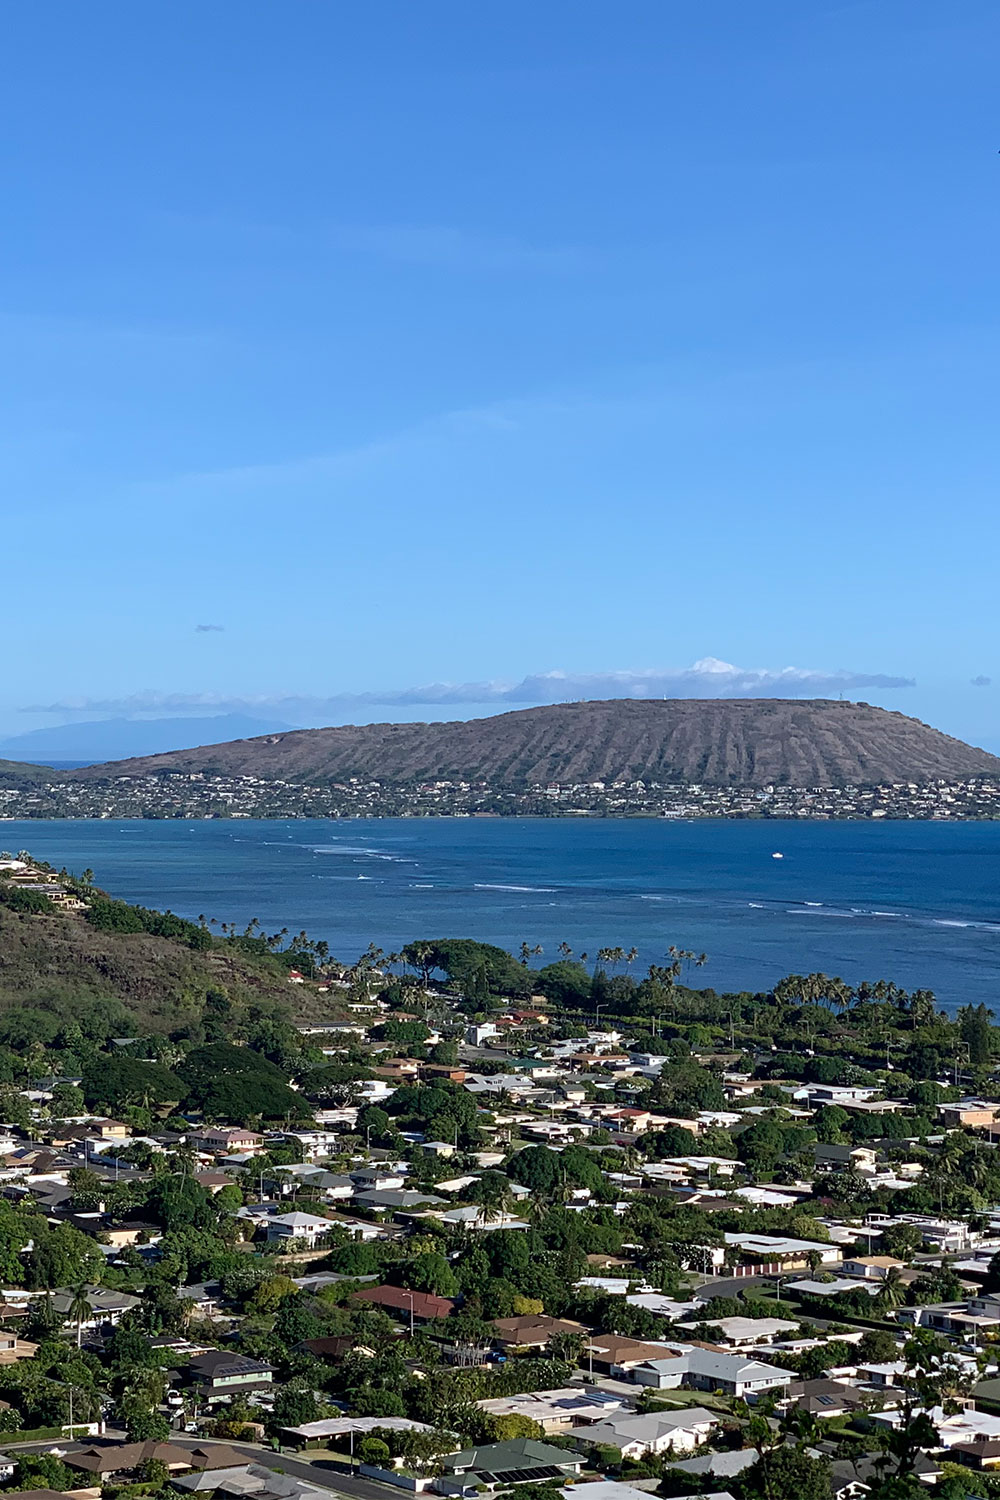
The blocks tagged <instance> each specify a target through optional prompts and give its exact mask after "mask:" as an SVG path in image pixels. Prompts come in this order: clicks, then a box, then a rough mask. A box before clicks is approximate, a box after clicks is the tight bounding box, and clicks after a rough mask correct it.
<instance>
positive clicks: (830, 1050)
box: [0, 852, 1000, 1500]
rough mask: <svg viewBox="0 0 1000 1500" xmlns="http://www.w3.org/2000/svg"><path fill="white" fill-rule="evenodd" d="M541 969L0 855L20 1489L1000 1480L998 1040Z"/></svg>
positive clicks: (6, 1225)
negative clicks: (252, 918)
mask: <svg viewBox="0 0 1000 1500" xmlns="http://www.w3.org/2000/svg"><path fill="white" fill-rule="evenodd" d="M41 954H48V955H49V956H50V957H49V959H47V960H45V961H44V962H43V961H42V960H41V959H40V958H39V955H41ZM537 957H538V955H537V950H531V949H529V948H528V947H527V945H525V948H524V949H523V950H522V953H521V955H520V956H519V957H516V956H514V955H512V954H509V953H506V952H505V951H504V950H502V949H499V948H496V947H493V946H491V945H489V944H483V943H479V942H476V941H475V940H472V939H461V940H458V939H449V940H439V941H436V942H432V941H413V942H410V943H407V944H405V945H404V946H403V947H402V948H401V950H400V951H399V952H398V953H385V952H382V951H380V950H378V949H376V948H374V947H371V948H369V949H368V950H367V952H366V953H365V954H364V955H362V957H361V958H360V959H359V960H358V961H357V962H356V963H353V964H350V965H344V964H340V963H338V962H336V961H335V960H334V959H332V958H331V957H330V955H329V953H328V951H327V950H326V948H325V945H323V944H321V943H314V942H311V941H310V940H309V939H308V937H307V935H306V934H305V933H300V934H299V935H298V936H297V937H296V938H294V939H293V938H289V937H288V935H287V934H286V933H279V934H276V935H274V936H273V937H269V936H267V935H265V934H263V933H262V932H261V931H260V930H259V929H258V927H257V925H256V924H253V923H252V924H251V925H250V926H249V927H248V928H247V929H246V930H245V931H244V932H242V933H238V932H236V931H235V929H233V928H225V927H223V928H222V929H220V931H219V932H212V931H210V929H209V927H208V925H206V923H205V922H204V919H202V920H201V921H200V922H197V923H196V922H191V921H187V920H185V919H183V918H180V917H177V916H174V915H173V914H171V913H159V912H155V911H152V910H150V909H148V908H143V907H135V906H130V905H128V904H127V903H125V902H121V901H117V900H115V899H114V898H113V896H111V895H109V894H108V893H106V892H104V891H101V890H100V889H98V888H97V887H96V886H95V885H94V882H93V876H92V874H91V872H90V871H86V872H84V874H83V875H81V876H79V877H77V876H73V875H71V874H69V873H68V872H66V871H57V870H55V869H54V868H52V867H51V866H49V865H46V864H44V863H43V862H41V861H37V860H33V859H32V858H31V856H30V854H28V853H27V852H22V853H21V854H19V855H5V856H3V857H0V990H2V992H3V999H4V1006H3V1008H2V1009H0V1118H2V1120H3V1121H4V1123H3V1125H2V1126H0V1286H2V1291H0V1492H4V1491H7V1490H16V1491H19V1492H21V1493H22V1494H27V1495H28V1496H30V1497H32V1500H54V1497H62V1500H99V1497H101V1496H104V1497H115V1500H133V1497H134V1500H149V1497H157V1500H176V1497H177V1496H183V1495H185V1494H187V1495H192V1496H194V1495H204V1496H220V1497H222V1496H250V1495H253V1496H258V1497H260V1500H330V1497H332V1496H337V1495H339V1496H348V1497H357V1500H383V1497H384V1500H391V1497H392V1496H393V1495H398V1493H399V1491H400V1490H402V1491H404V1492H408V1493H415V1494H420V1493H428V1494H433V1495H441V1496H448V1497H468V1500H471V1497H479V1496H490V1495H496V1496H498V1497H504V1500H512V1497H522V1496H526V1495H529V1494H530V1495H531V1496H532V1497H535V1500H643V1497H644V1496H649V1495H657V1496H659V1497H665V1500H672V1497H676V1500H681V1497H685V1496H689V1495H705V1496H709V1497H712V1500H859V1497H862V1496H868V1497H871V1500H920V1497H923V1496H926V1495H927V1494H928V1492H931V1493H933V1494H935V1495H937V1496H939V1497H941V1500H966V1497H969V1496H974V1497H990V1496H995V1495H997V1494H998V1493H1000V1489H998V1479H1000V1156H998V1150H997V1140H998V1135H1000V1076H998V1065H1000V1031H998V1030H997V1029H996V1028H994V1027H993V1025H992V1023H991V1019H990V1012H988V1011H987V1010H986V1008H985V1007H984V1006H971V1005H970V1006H967V1007H965V1008H963V1009H962V1010H960V1011H959V1012H958V1014H957V1015H951V1016H949V1015H945V1014H944V1013H942V1012H941V1011H940V1010H938V1008H937V1006H936V1002H935V999H934V996H933V995H931V994H930V993H929V992H927V991H922V990H917V991H914V992H912V993H907V992H906V991H904V990H902V989H900V988H899V987H898V986H897V985H895V984H893V983H892V982H891V980H888V979H873V980H872V981H870V982H868V983H866V984H859V985H855V986H853V987H852V986H848V985H846V984H844V983H843V982H842V981H841V980H839V979H835V978H831V977H829V976H826V975H823V974H808V975H789V976H788V977H787V978H785V979H783V980H782V981H781V982H780V983H779V984H776V985H775V987H774V989H773V991H771V992H769V993H768V994H751V993H745V994H738V995H721V994H717V993H716V992H715V991H713V990H710V989H708V990H699V989H696V988H693V987H691V985H692V980H693V974H694V971H695V970H696V969H697V968H698V967H699V966H700V964H701V963H702V961H703V957H704V956H703V955H697V956H696V955H695V954H693V953H687V952H685V951H683V950H680V949H677V948H672V949H670V950H669V953H668V954H667V955H666V956H665V960H664V962H663V963H661V964H660V965H655V964H654V965H652V966H651V967H650V968H649V970H648V973H646V974H644V975H642V976H638V975H633V974H632V973H631V962H632V961H633V959H634V955H632V954H630V953H626V952H623V951H622V950H620V949H612V950H608V949H602V950H599V952H598V954H597V958H596V961H593V962H592V966H591V967H589V968H588V966H587V963H586V955H583V954H580V955H577V954H574V953H573V952H572V951H571V950H570V949H569V947H568V945H565V944H564V945H562V947H561V949H560V953H559V957H558V959H556V960H555V961H553V962H549V963H545V964H542V965H541V966H540V967H529V962H530V960H531V959H532V958H537ZM57 962H62V964H63V968H62V969H61V970H59V971H58V972H57V970H56V968H55V967H53V966H54V965H55V964H56V963H57ZM31 963H34V964H36V965H41V967H39V968H38V978H37V979H33V978H32V972H33V971H32V972H29V967H28V966H29V965H30V964H31ZM95 974H96V975H100V976H101V978H100V980H99V982H98V984H97V986H96V987H94V985H93V983H92V981H91V979H89V978H88V977H87V976H88V975H95ZM67 976H69V977H67ZM157 976H158V977H157ZM116 986H117V989H116V988H115V987H116ZM15 996H19V999H18V1000H17V1003H12V1002H13V1001H14V999H15ZM133 997H134V998H133ZM529 1487H530V1488H529Z"/></svg>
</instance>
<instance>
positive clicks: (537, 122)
mask: <svg viewBox="0 0 1000 1500" xmlns="http://www.w3.org/2000/svg"><path fill="white" fill-rule="evenodd" d="M6 21H7V32H8V35H7V39H6V46H5V51H6V69H5V87H4V96H5V97H4V102H3V104H2V106H0V108H2V110H3V114H4V137H5V145H6V152H5V154H6V162H5V168H4V189H3V191H4V206H5V218H6V220H7V225H8V232H7V233H6V235H5V237H4V240H3V242H2V245H0V330H2V335H3V336H2V339H0V347H2V350H3V356H2V367H0V381H2V395H3V401H2V409H0V475H2V482H3V489H2V493H3V494H4V496H5V504H4V507H3V510H4V516H3V525H2V531H0V547H3V549H4V552H5V554H6V559H7V566H6V567H5V569H4V576H5V581H6V584H7V591H8V597H9V598H11V597H12V598H13V599H14V600H15V601H17V602H18V603H19V604H20V605H22V606H23V607H22V608H20V609H18V610H16V611H14V617H15V620H14V624H13V625H11V624H10V623H8V627H7V633H6V639H7V642H8V651H7V652H6V653H5V670H4V672H3V674H2V680H0V731H2V732H3V733H6V734H15V733H18V732H21V731H27V730H30V729H34V728H36V727H39V726H41V725H45V724H53V723H57V722H61V721H65V720H68V719H71V718H72V717H73V716H74V715H78V716H79V715H87V714H90V715H93V716H95V717H101V716H112V715H116V714H120V713H122V712H135V711H143V712H146V713H151V714H158V713H164V712H170V713H183V714H185V715H190V714H192V713H195V712H203V711H204V710H205V707H206V706H207V707H208V708H210V709H215V708H218V709H235V710H236V711H240V712H253V713H255V714H257V715H258V716H265V715H266V716H276V717H278V718H280V719H284V720H287V721H289V722H296V723H305V722H317V723H320V722H334V721H336V720H337V719H340V720H352V719H354V720H362V721H364V720H370V719H373V718H374V719H377V718H386V717H409V718H417V717H423V716H426V715H432V716H435V717H442V716H451V715H462V716H465V715H467V714H469V713H474V712H478V711H480V709H481V708H482V707H484V706H485V707H486V708H487V709H488V710H490V709H495V708H496V707H497V706H498V705H499V706H503V707H511V706H517V704H518V703H519V702H521V701H524V702H532V701H545V699H546V698H548V697H559V696H586V695H591V696H607V695H608V693H609V692H614V691H629V690H637V691H647V692H657V693H658V692H661V691H667V692H672V691H679V692H693V693H699V692H709V693H710V692H717V691H718V692H730V693H743V692H748V691H749V692H771V691H774V692H779V693H780V692H785V691H794V692H799V693H803V692H823V693H836V692H839V691H844V692H845V694H846V695H847V696H855V697H860V698H864V699H867V700H868V701H871V702H879V703H885V704H887V705H888V706H891V707H896V708H900V709H902V710H903V711H904V712H908V713H914V714H916V715H918V716H919V717H922V718H925V719H927V720H929V721H931V722H934V723H937V724H939V725H940V726H941V727H943V728H946V729H948V730H950V731H951V732H953V733H957V734H960V735H963V736H966V737H969V738H972V739H975V740H977V741H978V742H980V743H989V744H991V745H998V746H1000V711H998V708H997V695H998V694H1000V649H998V642H997V630H996V625H995V605H994V597H995V593H996V584H995V573H996V561H995V559H996V555H997V543H998V540H1000V519H998V511H997V504H996V496H997V480H998V475H1000V453H998V439H997V419H996V391H997V379H996V376H997V347H998V346H997V323H998V311H1000V292H998V285H1000V282H998V277H997V269H996V268H997V239H998V219H1000V214H998V203H1000V175H998V174H1000V156H998V154H997V150H998V146H1000V128H998V122H997V118H996V114H997V111H996V87H995V85H996V58H997V49H998V44H1000V12H998V10H997V7H996V6H995V4H992V3H985V0H983V3H980V0H953V3H952V4H951V5H949V6H942V5H941V4H940V0H934V3H924V0H898V3H896V0H874V3H850V0H839V3H838V0H829V3H826V0H808V3H806V4H803V3H802V0H758V3H757V4H755V5H753V6H748V5H747V4H746V3H745V0H699V3H697V4H695V3H680V0H676V3H675V0H631V3H630V0H626V3H625V4H623V5H616V6H612V5H610V4H608V3H606V0H603V3H600V4H595V3H591V0H545V3H543V4H539V3H538V0H532V3H530V4H529V3H525V0H503V3H502V4H501V3H494V0H477V3H476V4H475V5H470V4H468V0H425V3H422V4H420V5H414V4H412V3H411V0H380V3H379V4H378V5H370V6H356V5H328V4H319V3H313V4H309V3H300V4H297V5H290V6H275V5H274V4H273V3H271V0H268V3H258V0H238V3H237V0H218V3H215V4H212V5H207V6H206V5H204V4H193V3H184V0H172V3H171V4H170V5H164V4H161V5H145V6H137V5H135V4H134V3H133V0H129V3H120V0H100V3H98V4H97V5H91V6H81V5H79V4H78V3H77V0H52V3H50V4H48V5H46V6H44V7H38V6H22V7H19V8H15V9H14V10H12V11H11V12H10V13H9V14H8V16H7V18H6ZM9 614H10V611H9V610H8V615H9ZM199 626H214V627H218V628H215V629H200V630H199V629H198V628H197V627H199ZM11 646H19V647H20V649H10V647H11ZM706 658H708V659H715V660H716V661H718V660H721V661H722V662H725V663H729V664H732V665H733V666H734V667H735V668H736V669H738V670H734V671H732V672H728V673H727V672H723V671H722V670H721V669H720V668H719V667H718V666H717V665H715V666H712V665H710V666H709V667H708V668H707V669H706V668H698V669H697V670H694V671H692V670H691V669H692V668H693V666H694V664H695V663H698V662H702V661H704V660H705V659H706ZM788 668H793V669H796V672H797V674H799V675H796V676H789V675H788V673H787V672H785V673H784V675H776V674H781V673H782V672H783V669H788ZM552 672H560V673H563V674H566V675H565V677H564V678H559V679H557V680H555V681H554V682H551V681H544V680H543V681H542V682H541V683H539V682H538V680H537V679H539V678H540V677H543V676H544V674H548V673H552ZM748 673H749V674H751V675H749V676H748V675H747V674H748ZM616 674H626V675H616ZM628 674H639V675H638V676H630V675H628ZM525 679H530V680H531V681H530V682H529V683H528V684H527V685H526V686H524V687H520V688H516V689H512V687H511V685H514V684H522V683H524V682H525ZM973 679H992V682H990V683H986V682H985V681H981V682H980V684H979V685H973ZM497 683H499V684H501V686H500V687H497V686H495V684H497ZM904 683H905V684H910V685H902V684H904ZM426 684H450V685H452V686H451V687H449V688H448V689H442V688H440V687H437V688H434V689H432V690H431V691H429V692H421V691H417V692H414V689H419V688H420V687H421V686H422V685H426ZM896 684H898V685H896ZM454 685H458V686H457V687H456V686H454ZM512 693H513V696H512ZM518 695H520V696H518ZM26 710H27V711H26Z"/></svg>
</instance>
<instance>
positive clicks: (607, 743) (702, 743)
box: [69, 698, 1000, 788]
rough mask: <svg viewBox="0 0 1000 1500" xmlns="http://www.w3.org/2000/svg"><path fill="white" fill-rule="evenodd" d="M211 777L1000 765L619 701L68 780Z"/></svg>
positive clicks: (872, 776)
mask: <svg viewBox="0 0 1000 1500" xmlns="http://www.w3.org/2000/svg"><path fill="white" fill-rule="evenodd" d="M164 772H200V773H210V774H220V775H230V776H246V775H249V776H257V777H260V778H262V779H264V780H284V781H289V782H308V783H311V784H322V783H330V782H344V781H347V780H349V779H350V778H352V777H358V778H360V779H362V780H369V781H379V782H381V783H383V784H384V785H386V786H406V785H412V784H413V783H417V782H427V781H468V782H474V783H486V784H489V785H491V786H494V787H496V788H520V787H527V786H531V785H538V784H546V783H560V784H562V785H567V784H574V783H576V784H579V783H588V782H595V781H603V782H614V781H620V780H625V781H636V780H642V781H647V782H650V781H656V782H667V783H670V782H674V783H676V782H681V783H687V784H692V783H701V784H704V785H709V786H730V787H731V786H746V787H757V786H765V785H768V784H775V785H783V786H798V787H812V786H815V787H824V786H844V785H875V784H884V783H893V782H897V783H898V782H909V781H914V782H927V781H935V780H939V779H944V780H948V779H955V780H961V779H964V778H966V777H970V776H996V777H1000V758H998V757H997V756H995V755H990V754H989V753H988V752H987V751H985V750H980V749H977V748H975V747H974V746H972V745H967V744H965V743H964V742H963V741H962V740H957V739H954V738H952V737H951V736H950V735H946V734H942V733H941V731H940V730H937V729H932V728H930V727H929V726H928V725H926V724H923V723H921V722H920V721H919V720H918V719H912V718H908V717H907V716H906V715H904V714H900V713H895V712H892V711H890V710H888V709H883V708H873V707H872V706H870V705H869V704H866V703H845V702H836V701H833V700H828V699H803V700H795V699H783V698H757V699H666V700H649V699H645V700H644V699H611V700H606V701H598V702H580V703H563V704H554V705H551V706H546V707H542V708H528V709H521V710H518V711H516V712H513V713H506V714H498V715H496V716H495V717H490V718H486V719H472V720H466V721H458V722H450V723H432V724H368V725H362V726H355V725H344V726H338V727H334V728H329V729H301V730H294V731H289V732H287V733H276V734H267V735H264V736H261V737H258V738H253V739H240V740H235V741H230V742H227V743H223V744H218V745H211V746H207V747H202V748H199V749H196V750H177V751H173V752H171V753H168V754H162V755H152V756H146V757H143V758H141V759H133V760H125V761H119V762H115V763H112V764H109V765H97V766H90V767H88V768H86V769H85V770H81V771H77V772H73V773H69V774H71V775H72V777H73V778H74V779H78V780H82V781H91V780H94V779H103V778H107V777H109V776H146V775H151V774H157V773H164Z"/></svg>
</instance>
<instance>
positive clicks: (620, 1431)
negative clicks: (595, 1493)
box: [568, 1406, 719, 1458]
mask: <svg viewBox="0 0 1000 1500" xmlns="http://www.w3.org/2000/svg"><path fill="white" fill-rule="evenodd" d="M718 1424H719V1418H718V1416H716V1415H715V1414H714V1413H713V1412H710V1411H706V1409H705V1407H703V1406H689V1407H686V1408H684V1409H682V1410H680V1411H677V1412H669V1413H667V1412H649V1413H647V1414H646V1415H644V1416H640V1415H636V1414H635V1413H634V1412H629V1413H622V1415H620V1416H612V1417H607V1418H605V1420H604V1421H603V1422H595V1423H594V1424H593V1426H590V1427H573V1428H571V1429H570V1431H569V1433H568V1436H569V1437H571V1438H574V1439H576V1441H577V1442H583V1443H590V1444H600V1445H602V1446H603V1445H605V1444H606V1445H607V1446H608V1447H610V1448H617V1449H618V1450H619V1451H620V1453H621V1455H622V1457H623V1458H642V1457H643V1456H644V1455H645V1454H647V1453H690V1452H692V1451H693V1450H694V1449H695V1448H699V1447H700V1446H701V1444H702V1443H704V1442H706V1441H707V1439H708V1437H709V1435H710V1434H711V1432H712V1430H713V1428H715V1427H717V1426H718Z"/></svg>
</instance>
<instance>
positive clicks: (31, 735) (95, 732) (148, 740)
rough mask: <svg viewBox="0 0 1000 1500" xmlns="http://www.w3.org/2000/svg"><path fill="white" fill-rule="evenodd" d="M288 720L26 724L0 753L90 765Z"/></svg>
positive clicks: (272, 728)
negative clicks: (32, 726)
mask: <svg viewBox="0 0 1000 1500" xmlns="http://www.w3.org/2000/svg"><path fill="white" fill-rule="evenodd" d="M290 728H291V725H289V724H280V723H277V722H274V721H271V720H267V719H252V718H249V717H248V716H246V715H244V714H219V715H217V716H215V717H209V716H208V715H205V716H204V717H201V718H197V719H124V718H118V719H98V720H90V721H88V722H86V723H83V724H56V725H54V726H53V727H52V728H50V729H29V730H28V731H27V733H26V734H15V735H11V736H9V737H8V738H7V739H0V757H2V758H3V759H5V760H13V761H27V762H29V763H30V764H32V765H49V764H51V763H52V762H53V761H62V762H66V761H76V763H77V764H78V765H93V764H95V763H96V762H98V761H107V760H124V759H125V758H126V757H135V756H139V755H161V754H164V753H166V752H169V751H171V750H185V749H188V748H189V747H191V746H197V745H217V744H219V743H220V742H221V741H223V740H235V739H247V738H248V737H249V736H250V735H261V734H275V733H284V732H285V731H287V730H289V729H290Z"/></svg>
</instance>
